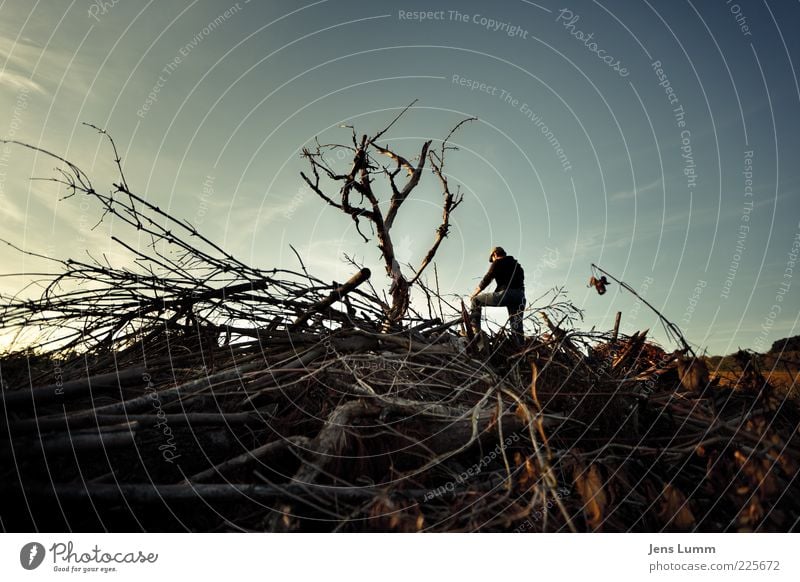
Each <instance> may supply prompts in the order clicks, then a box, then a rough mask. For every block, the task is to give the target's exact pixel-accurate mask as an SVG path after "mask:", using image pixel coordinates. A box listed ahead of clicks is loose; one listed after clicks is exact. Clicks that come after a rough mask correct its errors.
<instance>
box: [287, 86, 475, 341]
mask: <svg viewBox="0 0 800 582" xmlns="http://www.w3.org/2000/svg"><path fill="white" fill-rule="evenodd" d="M414 103H416V101H414V102H412V103H411V104H410V105H409V106H408V107H406V108H405V109H403V111H401V112H400V114H399V115H398V116H397V117H395V118H394V119H393V120H392V122H391V123H389V125H387V126H386V127H385V128H384V129H382V130H380V131H379V132H377V133H376V134H375V135H373V136H372V137H370V136H368V135H366V134H364V135H362V136H361V138H360V139H358V138H357V136H356V132H355V129H354V128H352V127H351V128H350V129H351V130H352V145H344V144H324V145H323V144H320V143H319V141H317V142H316V146H315V147H314V148H313V149H310V148H303V157H304V158H306V160H308V162H309V164H310V165H311V174H312V176H313V178H312V177H309V176H308V175H306V174H305V173H304V172H300V175H301V176H302V178H303V180H305V182H306V184H308V186H309V187H310V188H311V189H312V190H313V191H314V192H315V193H316V194H317V195H318V196H319V197H320V198H321V199H322V200H324V201H325V202H326V203H327V204H329V205H330V206H333V207H334V208H336V209H338V210H340V211H341V212H344V213H345V214H347V215H349V216H350V217H351V218H352V219H353V221H354V222H355V224H356V230H357V231H358V233H359V234H360V235H361V237H362V238H363V239H364V242H368V241H369V238H368V237H367V236H366V235H364V233H363V232H362V230H361V222H360V221H361V220H367V221H369V223H370V225H371V227H372V232H373V233H374V236H375V238H376V239H377V245H378V248H379V249H380V251H381V256H382V257H383V261H384V265H385V268H386V274H387V276H388V277H389V278H390V279H391V281H392V283H391V287H390V288H389V294H390V295H391V297H392V305H391V307H389V308H388V310H387V312H386V317H385V320H384V326H383V328H384V330H388V329H390V328H392V327H395V326H396V325H397V324H398V323H399V322H400V321H401V320H402V319H403V317H404V316H405V314H406V312H407V310H408V307H409V299H410V290H411V287H412V286H413V285H414V283H416V282H417V280H418V279H419V277H420V275H421V274H422V272H423V271H424V270H425V268H426V267H427V266H428V265H429V264H430V262H431V261H432V260H433V257H434V256H435V255H436V251H437V250H438V248H439V245H440V244H441V243H442V241H443V240H444V238H445V237H446V236H447V234H448V231H449V229H450V214H451V213H452V211H453V210H455V208H456V207H457V206H458V205H459V204H461V202H462V201H463V195H462V194H461V193H460V191H459V189H458V188H456V191H455V192H452V191H451V190H450V185H449V184H448V181H447V178H446V177H445V175H444V171H443V170H444V163H445V154H446V152H447V151H448V150H450V149H457V148H455V147H454V146H451V145H448V140H449V139H450V137H451V136H452V135H453V133H454V132H455V131H456V130H457V129H458V128H459V127H461V125H463V124H464V123H466V122H468V121H472V120H474V119H475V118H474V117H472V118H468V119H464V120H462V121H460V122H459V123H458V124H457V125H456V126H455V127H454V128H453V129H452V130H451V131H450V133H449V134H447V137H445V138H444V140H442V144H441V147H440V148H438V150H433V149H431V143H432V141H433V140H427V141H426V142H424V143H423V144H422V148H421V149H420V153H419V155H418V156H417V157H416V158H411V159H407V158H405V157H403V156H402V155H400V154H398V153H397V152H395V151H394V150H393V149H392V148H390V147H389V145H388V144H387V145H386V146H385V147H384V146H380V145H379V144H378V140H379V139H380V138H381V137H382V136H383V135H384V134H385V133H386V132H387V131H388V130H389V128H391V127H392V126H393V125H394V124H395V122H396V121H397V120H398V119H400V117H402V116H403V114H404V113H405V112H406V111H408V109H409V108H410V107H411V106H413V105H414ZM342 150H346V151H347V152H348V153H349V154H350V155H352V157H353V163H352V165H351V167H350V170H349V171H348V172H347V173H346V174H338V173H336V172H335V171H334V170H333V168H332V166H331V164H330V163H329V162H328V160H327V159H326V154H332V153H334V154H335V153H337V152H338V151H342ZM375 154H378V155H380V156H386V157H388V158H390V159H391V160H392V161H393V162H394V166H393V167H391V166H384V165H383V164H381V163H379V162H378V161H377V156H376V155H375ZM426 162H429V163H430V166H431V170H432V172H433V173H434V174H435V175H436V176H437V177H438V178H439V182H440V184H441V189H442V196H443V204H442V222H441V224H440V225H439V226H438V228H437V229H436V233H435V235H434V239H433V243H432V245H431V247H430V248H429V249H428V252H427V253H426V254H425V256H424V257H423V258H422V261H421V262H420V265H419V268H417V269H416V271H415V272H414V275H413V277H411V278H410V279H409V278H407V277H406V276H405V274H404V273H403V271H402V269H401V267H400V263H399V262H398V261H397V258H396V256H395V250H394V244H393V242H392V227H393V226H394V222H395V219H396V217H397V213H398V211H399V210H400V207H401V206H402V204H403V202H405V201H406V200H407V199H408V197H409V195H410V194H411V192H413V190H414V189H415V188H416V187H417V185H418V184H419V182H420V179H421V177H422V174H423V172H424V170H425V164H426ZM403 171H405V176H404V178H405V182H404V183H402V184H398V176H399V175H400V174H401V172H403ZM378 173H380V174H383V175H384V177H385V178H386V179H387V180H388V183H389V187H390V188H391V197H390V199H389V208H388V210H386V212H385V214H384V211H383V210H381V207H380V196H379V194H378V193H377V192H376V190H375V188H374V187H373V184H374V182H375V175H376V174H378ZM321 175H325V176H326V177H327V178H328V180H329V181H331V182H333V183H334V184H337V185H338V187H339V192H338V195H337V196H336V197H335V198H334V197H333V196H329V195H328V194H326V193H325V188H324V187H323V186H322V185H321V184H320V182H321ZM354 195H355V196H358V197H359V200H358V202H355V201H354V200H353V199H354V197H355V196H354Z"/></svg>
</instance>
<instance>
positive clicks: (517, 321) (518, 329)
mask: <svg viewBox="0 0 800 582" xmlns="http://www.w3.org/2000/svg"><path fill="white" fill-rule="evenodd" d="M503 305H505V307H506V309H507V310H508V319H509V327H510V328H511V333H512V334H513V335H514V336H516V337H517V339H520V340H521V339H523V328H522V319H523V317H524V314H525V295H523V294H522V293H520V292H518V291H508V292H507V293H506V297H505V298H504V301H503Z"/></svg>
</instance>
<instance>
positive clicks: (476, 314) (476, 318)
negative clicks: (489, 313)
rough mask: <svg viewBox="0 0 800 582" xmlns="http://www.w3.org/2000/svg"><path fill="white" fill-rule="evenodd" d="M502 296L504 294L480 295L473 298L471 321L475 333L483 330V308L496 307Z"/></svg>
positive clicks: (470, 312)
mask: <svg viewBox="0 0 800 582" xmlns="http://www.w3.org/2000/svg"><path fill="white" fill-rule="evenodd" d="M502 296H503V294H502V293H480V294H478V295H476V296H475V297H473V298H472V303H471V304H470V311H469V319H470V323H471V324H472V329H473V331H480V329H481V307H494V306H496V305H499V304H500V301H501V300H502Z"/></svg>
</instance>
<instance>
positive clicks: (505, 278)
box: [478, 255, 525, 291]
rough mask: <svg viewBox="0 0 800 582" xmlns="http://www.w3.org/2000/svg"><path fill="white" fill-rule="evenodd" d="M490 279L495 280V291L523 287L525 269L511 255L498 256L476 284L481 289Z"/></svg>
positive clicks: (522, 288)
mask: <svg viewBox="0 0 800 582" xmlns="http://www.w3.org/2000/svg"><path fill="white" fill-rule="evenodd" d="M492 281H496V282H497V289H495V291H505V290H506V289H519V290H524V289H525V271H524V270H523V269H522V265H520V264H519V263H518V262H517V260H516V259H515V258H514V257H512V256H510V255H509V256H505V257H500V258H499V259H497V260H495V261H494V262H493V263H492V266H491V267H489V270H488V271H487V272H486V275H484V276H483V279H481V282H480V283H479V284H478V287H480V289H481V290H483V289H485V288H486V287H487V286H488V285H489V283H491V282H492Z"/></svg>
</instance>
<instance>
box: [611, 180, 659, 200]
mask: <svg viewBox="0 0 800 582" xmlns="http://www.w3.org/2000/svg"><path fill="white" fill-rule="evenodd" d="M659 186H661V178H656V179H655V180H653V181H652V182H650V183H649V184H645V185H644V186H640V187H639V188H637V189H636V190H621V191H619V192H614V193H613V194H611V196H609V197H608V199H609V200H611V201H612V202H616V201H618V200H630V199H632V198H635V197H636V196H637V195H639V196H641V195H642V194H645V193H646V192H650V191H651V190H656V189H658V187H659Z"/></svg>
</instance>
